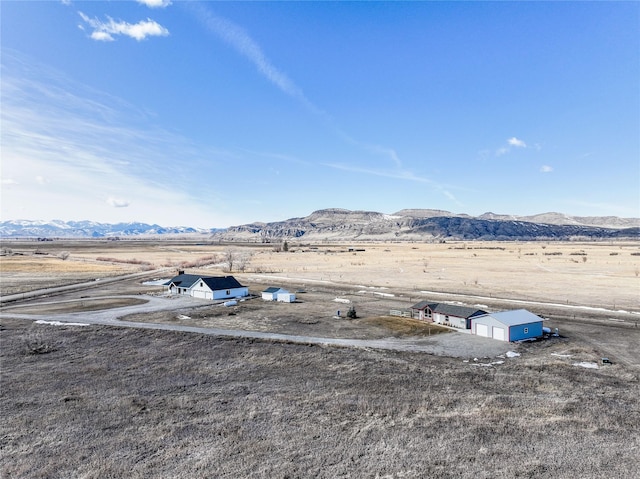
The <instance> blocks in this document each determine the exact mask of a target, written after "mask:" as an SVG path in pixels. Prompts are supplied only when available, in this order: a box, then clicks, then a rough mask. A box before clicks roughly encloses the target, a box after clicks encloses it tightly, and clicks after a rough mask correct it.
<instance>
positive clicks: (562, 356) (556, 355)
mask: <svg viewBox="0 0 640 479" xmlns="http://www.w3.org/2000/svg"><path fill="white" fill-rule="evenodd" d="M551 356H555V357H556V358H570V357H571V354H558V353H551Z"/></svg>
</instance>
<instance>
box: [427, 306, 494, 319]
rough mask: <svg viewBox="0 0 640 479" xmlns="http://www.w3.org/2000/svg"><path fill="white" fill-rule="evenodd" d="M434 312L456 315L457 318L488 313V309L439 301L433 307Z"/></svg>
mask: <svg viewBox="0 0 640 479" xmlns="http://www.w3.org/2000/svg"><path fill="white" fill-rule="evenodd" d="M431 310H432V311H433V312H434V313H439V314H445V315H447V316H455V317H456V318H465V319H468V318H471V317H473V316H479V315H481V314H487V312H486V311H483V310H481V309H477V308H469V307H468V306H459V305H457V304H444V303H438V304H437V305H436V307H435V309H433V308H432V309H431Z"/></svg>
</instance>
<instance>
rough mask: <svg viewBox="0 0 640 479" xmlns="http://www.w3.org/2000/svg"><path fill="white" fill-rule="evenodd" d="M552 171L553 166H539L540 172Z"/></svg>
mask: <svg viewBox="0 0 640 479" xmlns="http://www.w3.org/2000/svg"><path fill="white" fill-rule="evenodd" d="M552 171H553V167H552V166H549V165H542V166H541V167H540V172H541V173H551V172H552Z"/></svg>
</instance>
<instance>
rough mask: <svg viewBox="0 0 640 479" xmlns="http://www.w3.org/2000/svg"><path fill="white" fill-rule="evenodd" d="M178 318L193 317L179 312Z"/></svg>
mask: <svg viewBox="0 0 640 479" xmlns="http://www.w3.org/2000/svg"><path fill="white" fill-rule="evenodd" d="M178 319H191V316H185V315H184V314H179V315H178Z"/></svg>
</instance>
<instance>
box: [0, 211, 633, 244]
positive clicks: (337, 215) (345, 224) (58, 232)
mask: <svg viewBox="0 0 640 479" xmlns="http://www.w3.org/2000/svg"><path fill="white" fill-rule="evenodd" d="M196 233H197V234H206V235H209V236H210V239H211V240H213V241H249V242H264V243H268V242H277V241H283V240H286V239H296V238H297V239H300V240H304V241H307V240H308V241H358V240H361V241H376V240H378V241H389V240H396V241H430V240H446V239H450V240H456V239H457V240H545V239H555V240H570V239H594V240H595V239H622V238H631V239H638V238H640V218H620V217H617V216H569V215H564V214H561V213H543V214H538V215H533V216H516V215H502V214H495V213H484V214H482V215H480V216H475V217H474V216H470V215H466V214H455V213H451V212H449V211H442V210H431V209H405V210H401V211H398V212H396V213H393V214H385V213H378V212H375V211H351V210H345V209H339V208H329V209H323V210H318V211H315V212H313V213H311V214H310V215H308V216H305V217H303V218H291V219H288V220H284V221H276V222H271V223H262V222H256V223H250V224H245V225H240V226H231V227H229V228H226V229H217V228H211V229H203V228H192V227H183V226H180V227H162V226H159V225H156V224H153V225H149V224H146V223H118V224H108V223H96V222H92V221H68V222H65V221H60V220H54V221H49V222H44V221H29V220H19V221H2V222H0V237H5V238H6V237H14V238H15V237H40V238H54V237H62V238H71V237H76V238H102V237H131V236H142V235H155V236H158V235H176V234H181V235H185V234H186V235H190V234H196Z"/></svg>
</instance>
